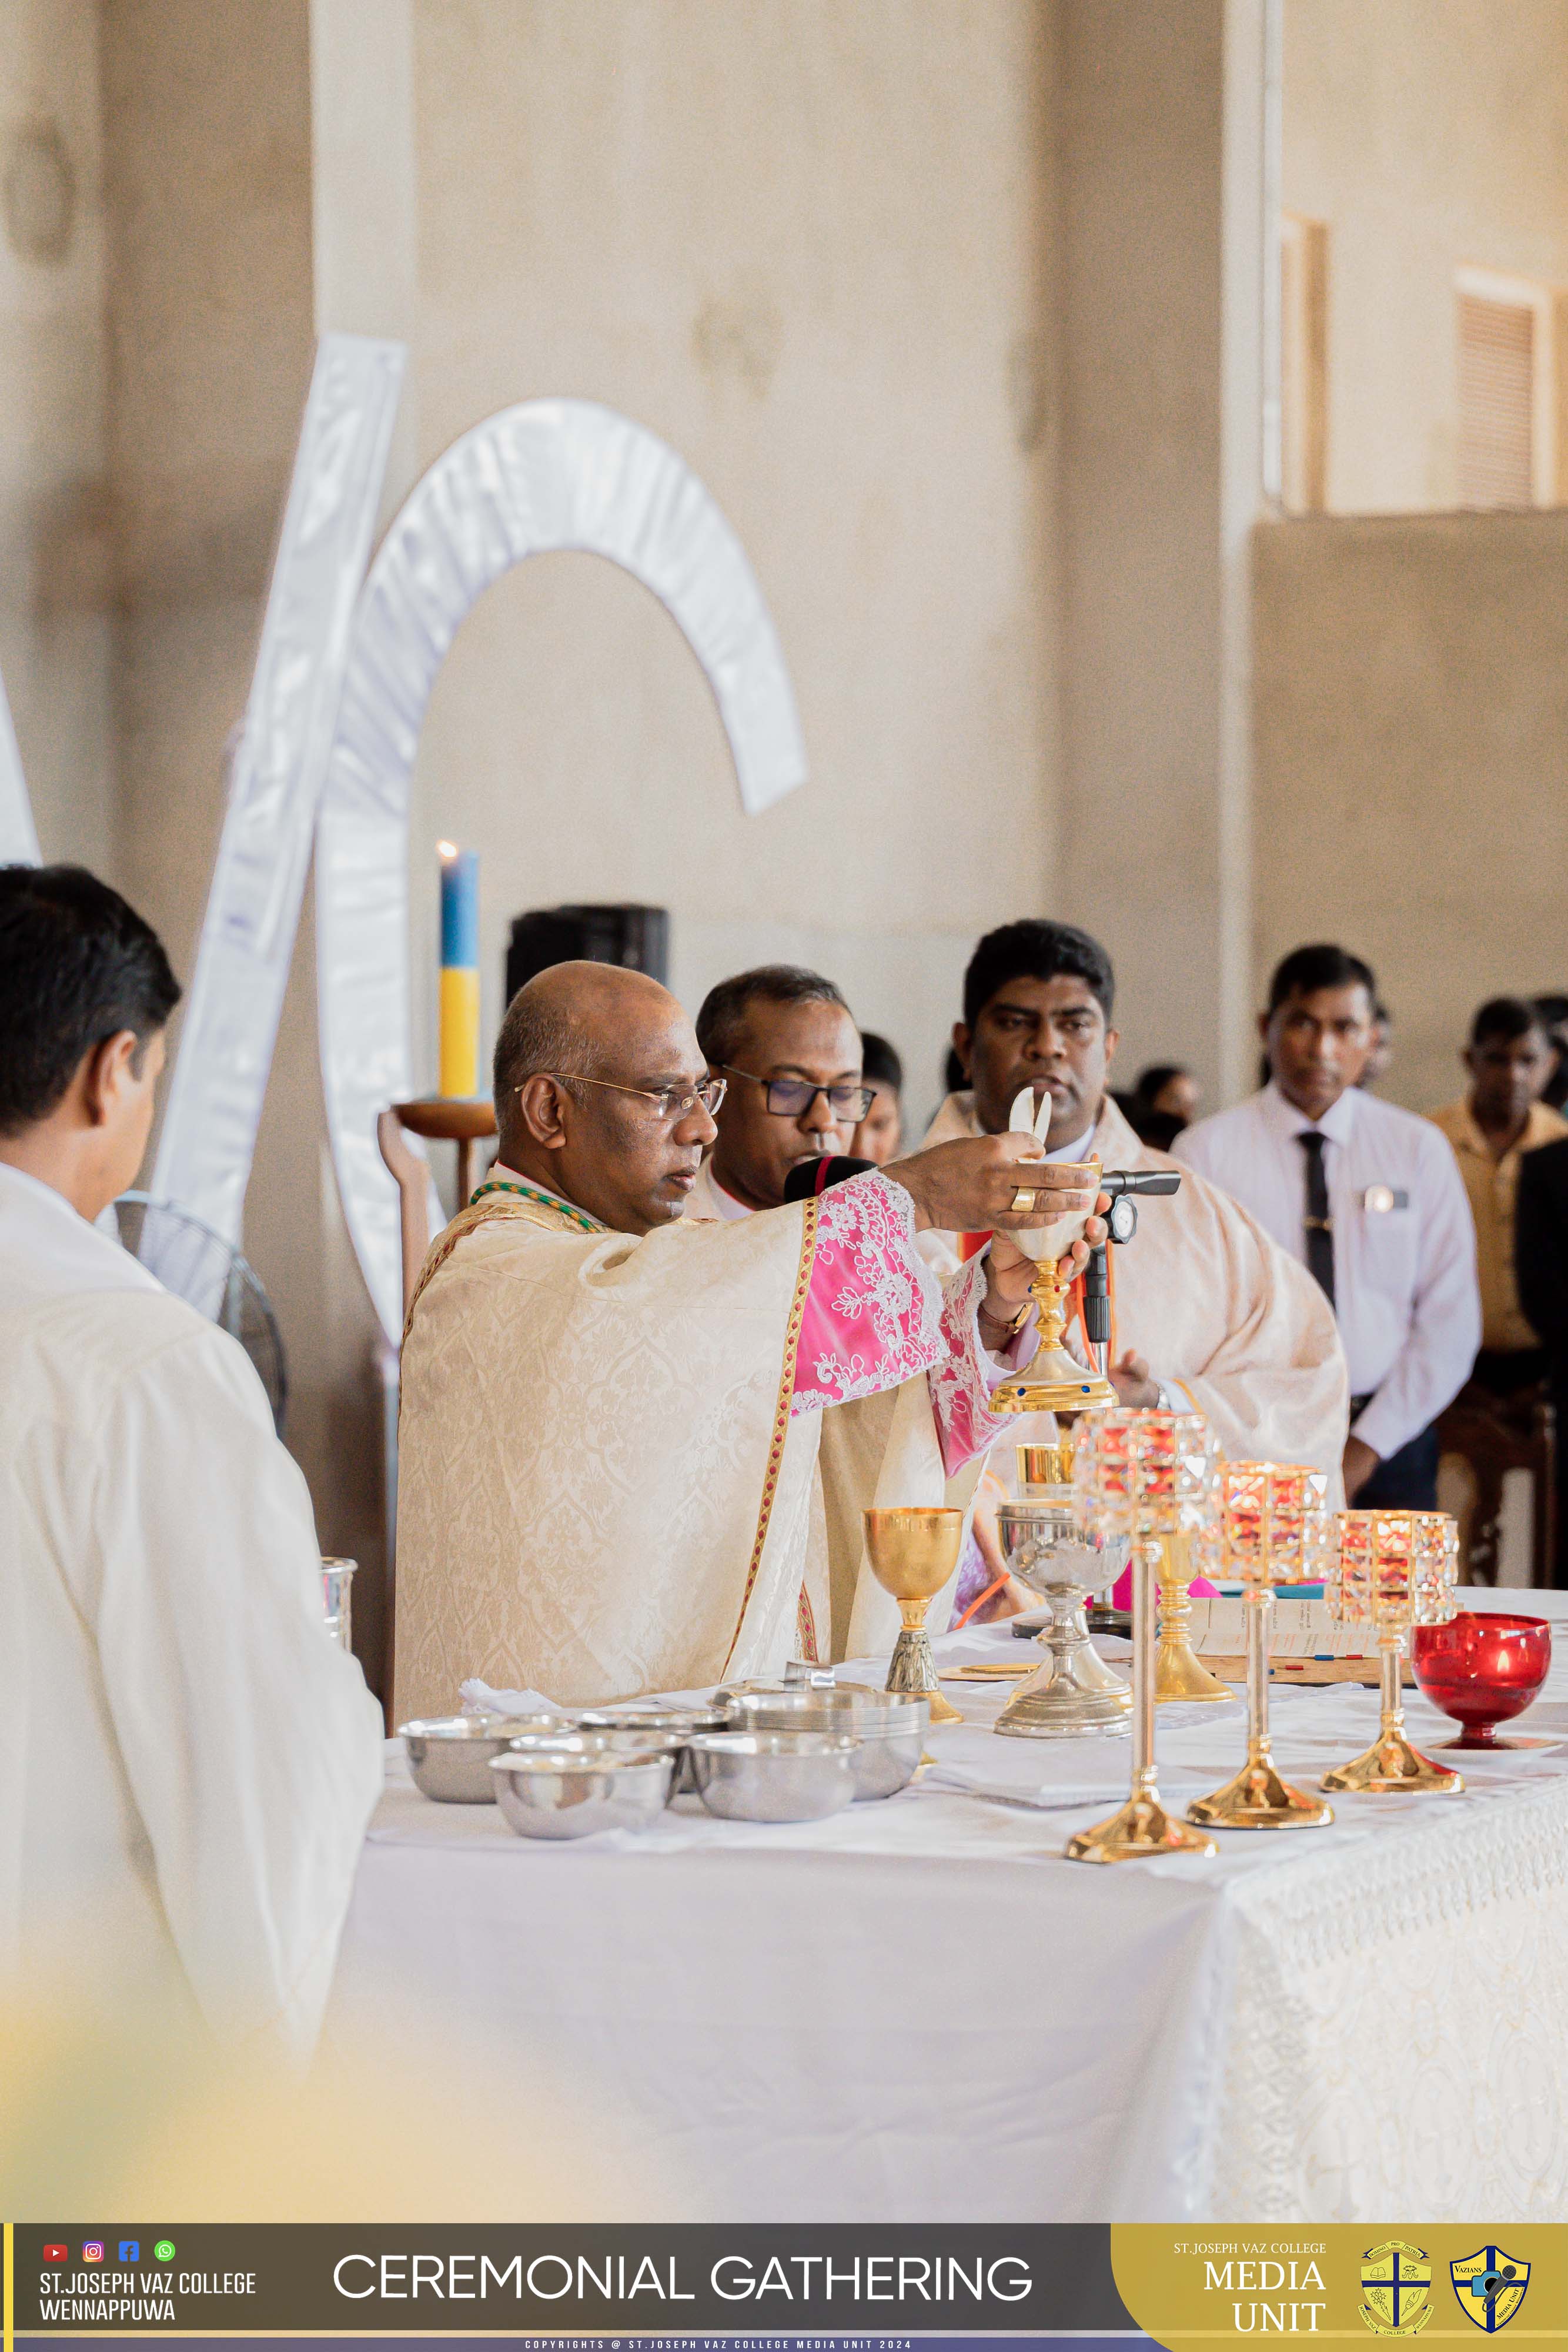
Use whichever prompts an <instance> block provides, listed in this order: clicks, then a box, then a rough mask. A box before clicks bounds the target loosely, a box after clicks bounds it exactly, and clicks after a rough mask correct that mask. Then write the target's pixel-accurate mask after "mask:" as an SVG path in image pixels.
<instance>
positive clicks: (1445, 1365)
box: [1175, 946, 1481, 1510]
mask: <svg viewBox="0 0 1568 2352" xmlns="http://www.w3.org/2000/svg"><path fill="white" fill-rule="evenodd" d="M1375 1003H1376V986H1375V982H1374V980H1373V976H1372V973H1371V971H1370V970H1369V969H1368V967H1367V966H1366V965H1365V964H1364V963H1363V962H1362V961H1361V960H1360V959H1359V958H1358V957H1356V956H1352V955H1347V954H1346V953H1345V951H1344V950H1343V948H1338V947H1328V946H1317V947H1305V948H1298V949H1297V950H1295V952H1294V954H1292V955H1289V956H1287V957H1286V958H1285V961H1283V963H1281V966H1280V968H1279V970H1278V971H1276V972H1275V974H1274V977H1273V980H1272V982H1271V983H1270V990H1269V1008H1268V1011H1267V1012H1266V1013H1264V1014H1263V1015H1262V1016H1261V1020H1260V1028H1261V1030H1262V1034H1263V1041H1264V1045H1265V1049H1266V1051H1267V1054H1268V1059H1269V1067H1270V1074H1271V1075H1270V1082H1269V1084H1268V1085H1267V1086H1266V1087H1264V1088H1263V1090H1262V1092H1261V1093H1260V1094H1256V1095H1253V1096H1251V1097H1249V1099H1248V1100H1247V1101H1246V1102H1243V1103H1239V1104H1237V1106H1236V1107H1235V1108H1234V1109H1231V1110H1226V1111H1221V1112H1219V1113H1218V1116H1217V1117H1215V1118H1206V1119H1203V1120H1200V1121H1199V1123H1198V1124H1197V1126H1196V1127H1189V1128H1188V1129H1186V1132H1185V1134H1182V1135H1180V1136H1178V1137H1177V1139H1176V1146H1175V1156H1176V1159H1177V1160H1180V1161H1181V1162H1182V1163H1183V1164H1184V1165H1185V1166H1186V1167H1188V1168H1195V1169H1197V1171H1199V1172H1200V1173H1201V1174H1202V1175H1204V1176H1207V1178H1208V1179H1209V1180H1210V1181H1211V1182H1213V1183H1216V1184H1219V1185H1223V1187H1224V1188H1225V1190H1226V1191H1227V1192H1229V1193H1231V1194H1232V1195H1233V1196H1234V1197H1235V1198H1236V1199H1237V1200H1238V1201H1239V1202H1242V1203H1243V1205H1244V1206H1245V1207H1247V1208H1248V1209H1249V1210H1250V1211H1251V1213H1252V1214H1253V1216H1254V1217H1256V1218H1257V1220H1258V1223H1260V1225H1261V1226H1262V1227H1263V1228H1264V1230H1265V1231H1266V1232H1268V1233H1270V1234H1272V1235H1273V1237H1274V1239H1275V1241H1277V1242H1278V1243H1279V1244H1280V1245H1281V1248H1282V1249H1287V1250H1289V1251H1290V1252H1291V1255H1293V1256H1295V1257H1297V1258H1299V1259H1300V1260H1301V1262H1302V1263H1303V1264H1304V1265H1306V1267H1307V1269H1308V1271H1309V1272H1310V1273H1311V1274H1312V1276H1313V1277H1314V1278H1315V1280H1316V1281H1317V1283H1318V1285H1319V1286H1320V1287H1321V1289H1322V1292H1323V1294H1324V1296H1325V1297H1327V1298H1328V1300H1329V1302H1330V1304H1331V1305H1332V1306H1333V1309H1334V1313H1335V1315H1336V1317H1337V1318H1338V1321H1339V1328H1340V1337H1341V1339H1343V1343H1344V1351H1345V1356H1346V1359H1347V1360H1348V1363H1349V1366H1350V1387H1351V1426H1350V1435H1349V1437H1348V1438H1347V1440H1346V1443H1345V1449H1344V1464H1343V1468H1344V1486H1345V1496H1346V1498H1347V1500H1348V1501H1349V1502H1351V1503H1352V1504H1354V1505H1355V1506H1356V1507H1358V1508H1361V1509H1366V1510H1369V1509H1373V1508H1375V1507H1406V1508H1409V1509H1418V1510H1432V1509H1435V1508H1436V1507H1437V1431H1436V1427H1435V1423H1436V1422H1437V1415H1438V1414H1439V1413H1440V1412H1442V1410H1443V1408H1444V1406H1445V1405H1446V1404H1448V1402H1450V1400H1451V1399H1452V1398H1453V1397H1454V1396H1456V1395H1457V1394H1458V1391H1459V1389H1460V1388H1461V1387H1462V1386H1463V1384H1464V1381H1465V1380H1466V1378H1467V1377H1468V1375H1469V1369H1470V1365H1471V1363H1472V1361H1473V1360H1474V1358H1475V1353H1476V1349H1477V1347H1478V1346H1479V1341H1480V1328H1481V1317H1480V1297H1479V1290H1478V1288H1477V1283H1476V1243H1475V1230H1474V1227H1473V1225H1472V1223H1471V1220H1470V1212H1469V1202H1467V1200H1466V1198H1465V1188H1464V1185H1463V1183H1462V1181H1460V1177H1459V1171H1458V1168H1457V1166H1456V1165H1455V1161H1454V1155H1453V1153H1452V1151H1451V1150H1449V1148H1448V1144H1447V1142H1446V1141H1445V1139H1444V1138H1443V1137H1442V1136H1441V1135H1439V1134H1438V1132H1437V1129H1436V1128H1435V1127H1433V1125H1432V1124H1431V1122H1430V1121H1429V1120H1428V1119H1425V1118H1416V1116H1415V1114H1414V1113H1413V1112H1411V1111H1406V1110H1400V1109H1398V1108H1396V1106H1395V1105H1394V1104H1393V1103H1387V1102H1384V1101H1382V1100H1380V1099H1379V1097H1377V1096H1375V1095H1373V1094H1368V1093H1367V1092H1366V1091H1365V1090H1364V1088H1363V1087H1360V1086H1359V1085H1358V1083H1357V1082H1358V1080H1359V1079H1360V1077H1361V1075H1362V1072H1363V1069H1364V1066H1365V1062H1366V1056H1367V1053H1368V1051H1369V1049H1370V1046H1371V1043H1372V1034H1373V1017H1374V1008H1375Z"/></svg>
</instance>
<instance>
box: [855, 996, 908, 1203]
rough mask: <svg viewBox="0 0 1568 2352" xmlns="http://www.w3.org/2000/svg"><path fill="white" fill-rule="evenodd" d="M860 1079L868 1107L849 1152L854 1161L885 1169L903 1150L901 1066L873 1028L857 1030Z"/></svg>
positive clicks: (897, 1058) (883, 1039)
mask: <svg viewBox="0 0 1568 2352" xmlns="http://www.w3.org/2000/svg"><path fill="white" fill-rule="evenodd" d="M861 1076H862V1078H863V1079H864V1081H865V1083H866V1085H867V1086H868V1087H870V1088H871V1104H870V1107H869V1108H868V1109H867V1111H866V1114H865V1117H864V1118H862V1120H861V1123H860V1125H859V1126H858V1127H857V1128H856V1129H855V1131H854V1139H853V1140H852V1143H851V1145H850V1151H851V1154H852V1157H853V1158H854V1159H856V1160H875V1162H876V1164H877V1166H878V1167H879V1168H885V1167H886V1165H887V1163H888V1161H889V1160H896V1159H897V1157H898V1155H899V1152H900V1151H901V1150H903V1148H904V1064H903V1063H902V1062H901V1061H900V1059H899V1057H898V1055H897V1053H896V1051H895V1050H894V1047H893V1046H892V1045H889V1044H888V1042H887V1039H886V1038H885V1037H879V1036H878V1035H877V1034H876V1031H875V1030H874V1029H862V1031H861Z"/></svg>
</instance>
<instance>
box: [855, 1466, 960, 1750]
mask: <svg viewBox="0 0 1568 2352" xmlns="http://www.w3.org/2000/svg"><path fill="white" fill-rule="evenodd" d="M861 1516H862V1518H863V1519H864V1521H865V1548H866V1557H867V1559H869V1560H870V1561H871V1572H872V1574H873V1576H874V1577H875V1579H876V1580H877V1582H878V1583H879V1584H880V1585H881V1587H882V1589H883V1591H884V1592H887V1593H891V1594H892V1596H893V1598H894V1601H897V1603H898V1608H899V1614H900V1615H901V1616H902V1617H903V1619H904V1625H903V1628H902V1630H901V1632H900V1633H899V1636H898V1639H897V1641H896V1642H895V1643H894V1650H893V1662H892V1664H890V1665H889V1667H888V1670H887V1685H886V1687H887V1688H888V1689H889V1690H890V1691H906V1692H908V1693H909V1694H910V1695H911V1696H914V1697H915V1698H924V1699H928V1700H929V1701H930V1704H931V1720H932V1722H933V1723H962V1722H963V1720H964V1718H963V1717H962V1716H961V1715H960V1714H959V1712H958V1710H957V1708H956V1706H952V1705H951V1704H950V1703H949V1702H948V1701H947V1700H946V1699H945V1698H944V1697H943V1696H942V1693H941V1690H940V1689H939V1687H938V1685H937V1681H936V1660H935V1658H933V1656H932V1654H931V1636H930V1634H929V1633H927V1632H926V1631H925V1612H926V1611H927V1609H928V1608H929V1607H930V1606H931V1603H932V1601H933V1600H934V1599H935V1598H936V1594H937V1593H938V1592H940V1591H941V1590H942V1587H943V1586H944V1585H945V1584H946V1581H947V1580H948V1578H949V1577H950V1576H951V1575H952V1573H953V1570H955V1568H956V1566H957V1564H958V1546H959V1544H960V1542H961V1541H962V1539H963V1534H964V1514H963V1512H962V1511H948V1510H924V1509H908V1510H884V1511H862V1514H861Z"/></svg>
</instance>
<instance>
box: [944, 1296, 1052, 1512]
mask: <svg viewBox="0 0 1568 2352" xmlns="http://www.w3.org/2000/svg"><path fill="white" fill-rule="evenodd" d="M985 1295H986V1260H985V1256H984V1255H983V1254H982V1255H980V1256H979V1257H972V1258H970V1259H969V1260H968V1262H967V1265H964V1266H963V1268H962V1269H961V1270H960V1272H958V1273H957V1274H956V1275H955V1276H953V1279H952V1281H951V1282H949V1283H948V1285H947V1286H946V1292H945V1293H944V1296H943V1301H942V1337H943V1339H944V1341H945V1342H946V1361H945V1362H943V1363H941V1364H938V1365H937V1366H936V1369H935V1370H934V1371H933V1372H932V1373H931V1376H930V1379H931V1404H932V1409H933V1411H934V1412H935V1413H936V1433H937V1435H938V1436H939V1437H940V1438H941V1441H942V1461H943V1465H944V1466H945V1468H946V1472H947V1475H948V1477H949V1478H951V1477H952V1476H953V1475H954V1474H955V1472H956V1471H959V1470H961V1469H962V1468H963V1466H964V1465H965V1463H966V1462H972V1461H973V1460H974V1458H975V1456H976V1454H984V1453H986V1452H988V1449H989V1448H990V1447H991V1446H993V1445H994V1444H996V1442H997V1440H998V1437H1001V1436H1004V1435H1005V1434H1006V1432H1007V1428H1008V1421H1007V1419H1006V1418H1005V1417H998V1415H997V1414H996V1413H994V1412H991V1411H990V1407H989V1399H990V1394H991V1391H992V1390H993V1389H995V1388H999V1387H1000V1385H1001V1383H1002V1381H1004V1380H1005V1379H1006V1378H1007V1375H1008V1372H1009V1370H1012V1369H1014V1368H1015V1366H1014V1359H1015V1358H1018V1357H1019V1356H1020V1351H1021V1360H1023V1361H1026V1362H1027V1360H1028V1359H1029V1358H1030V1356H1032V1355H1033V1353H1034V1349H1035V1332H1034V1325H1033V1322H1032V1320H1031V1321H1030V1323H1029V1324H1028V1325H1027V1326H1026V1328H1024V1329H1023V1330H1022V1331H1021V1332H1020V1333H1019V1336H1018V1338H1017V1339H1015V1340H1014V1341H1013V1342H1012V1344H1011V1346H1010V1347H1009V1349H1008V1352H1007V1355H1006V1357H1005V1358H1001V1359H998V1358H995V1357H991V1356H988V1355H987V1353H986V1351H985V1349H983V1348H982V1347H981V1345H980V1327H979V1324H978V1322H977V1320H976V1318H977V1314H978V1311H979V1305H980V1301H981V1299H982V1298H983V1297H985Z"/></svg>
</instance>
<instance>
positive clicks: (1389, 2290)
mask: <svg viewBox="0 0 1568 2352" xmlns="http://www.w3.org/2000/svg"><path fill="white" fill-rule="evenodd" d="M1361 2316H1362V2320H1363V2322H1364V2325H1365V2326H1368V2327H1370V2328H1371V2330H1372V2332H1373V2334H1374V2335H1375V2336H1419V2334H1420V2333H1421V2330H1422V2329H1423V2328H1424V2327H1425V2326H1426V2325H1427V2321H1428V2320H1429V2319H1430V2318H1431V2316H1432V2265H1431V2263H1429V2262H1428V2261H1427V2257H1426V2255H1425V2254H1424V2253H1423V2252H1422V2251H1421V2249H1420V2247H1419V2246H1411V2245H1406V2242H1405V2241H1404V2239H1403V2238H1390V2239H1388V2241H1387V2242H1386V2243H1385V2244H1384V2245H1381V2246H1374V2247H1373V2248H1372V2249H1371V2251H1370V2252H1367V2253H1364V2254H1363V2256H1362V2258H1361Z"/></svg>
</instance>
